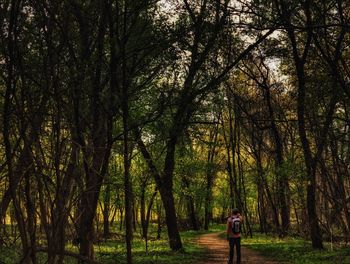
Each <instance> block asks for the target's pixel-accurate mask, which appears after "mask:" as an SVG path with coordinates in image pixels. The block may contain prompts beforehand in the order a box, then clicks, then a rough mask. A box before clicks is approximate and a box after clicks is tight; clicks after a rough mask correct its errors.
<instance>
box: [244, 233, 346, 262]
mask: <svg viewBox="0 0 350 264" xmlns="http://www.w3.org/2000/svg"><path fill="white" fill-rule="evenodd" d="M242 245H245V246H247V247H249V248H251V249H254V250H256V251H258V252H259V253H260V254H261V255H263V256H267V257H269V258H274V259H276V260H278V261H285V262H289V263H291V264H319V263H322V264H327V263H332V264H333V263H339V264H340V263H341V264H349V263H350V247H340V246H336V245H335V246H333V249H332V250H331V247H330V244H329V243H325V249H324V250H313V249H312V246H311V243H310V242H308V241H305V240H303V239H301V238H292V237H287V238H283V239H280V238H278V237H271V236H265V235H260V234H255V235H254V237H253V238H244V239H243V240H242Z"/></svg>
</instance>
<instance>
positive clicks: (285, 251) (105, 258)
mask: <svg viewBox="0 0 350 264" xmlns="http://www.w3.org/2000/svg"><path fill="white" fill-rule="evenodd" d="M224 230H225V225H216V226H212V227H211V230H210V232H222V231H224ZM164 231H165V230H164ZM205 233H208V232H205V231H200V232H195V231H187V232H181V238H182V242H183V245H184V250H183V251H180V252H173V251H171V250H169V245H168V241H167V235H166V234H165V233H162V238H161V239H160V240H157V239H155V236H156V231H155V228H151V229H150V234H149V237H150V240H149V242H148V252H146V248H145V247H146V245H145V241H144V240H141V239H140V235H139V233H135V234H134V235H135V237H134V241H133V248H132V251H133V262H134V263H135V264H141V263H142V264H164V263H167V264H175V263H176V264H177V263H180V264H190V263H196V262H197V261H198V260H200V259H201V258H203V257H205V254H206V253H205V250H204V249H203V248H201V247H200V246H198V245H197V244H196V239H197V238H198V236H200V235H202V234H205ZM221 236H222V238H225V237H226V234H225V233H224V232H223V233H222V234H221ZM242 245H243V246H247V247H249V248H251V249H253V250H256V251H257V252H259V253H260V254H261V255H263V256H266V257H267V258H269V259H275V260H277V261H280V262H288V263H290V264H320V263H321V264H327V263H331V264H350V247H339V246H334V249H333V250H330V245H329V244H327V243H325V247H326V249H325V250H322V251H319V250H317V251H315V250H312V248H311V244H310V242H308V241H305V240H303V239H300V238H284V239H279V238H278V237H272V236H265V235H260V234H258V233H255V235H254V238H245V237H243V238H242ZM67 250H70V251H74V252H77V251H78V249H77V247H75V246H73V245H71V244H68V245H67ZM19 252H20V248H14V247H12V248H6V247H0V264H3V263H5V264H14V263H18V257H19ZM95 252H96V258H97V260H98V261H100V262H101V263H105V264H115V263H120V264H124V263H126V254H125V244H124V241H123V240H122V239H121V238H120V237H117V238H114V239H110V240H108V241H107V242H100V243H97V244H95ZM39 259H40V260H41V261H40V262H39V263H46V262H45V260H46V257H45V254H39ZM243 259H244V256H243ZM65 263H66V264H73V263H74V264H75V263H77V261H76V260H75V259H73V258H68V257H67V258H65Z"/></svg>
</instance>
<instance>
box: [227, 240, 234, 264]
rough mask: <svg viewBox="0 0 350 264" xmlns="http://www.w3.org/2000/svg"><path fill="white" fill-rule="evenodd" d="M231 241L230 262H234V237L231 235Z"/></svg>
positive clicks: (230, 263)
mask: <svg viewBox="0 0 350 264" xmlns="http://www.w3.org/2000/svg"><path fill="white" fill-rule="evenodd" d="M229 243H230V258H229V260H228V264H233V256H234V239H233V238H232V237H230V239H229Z"/></svg>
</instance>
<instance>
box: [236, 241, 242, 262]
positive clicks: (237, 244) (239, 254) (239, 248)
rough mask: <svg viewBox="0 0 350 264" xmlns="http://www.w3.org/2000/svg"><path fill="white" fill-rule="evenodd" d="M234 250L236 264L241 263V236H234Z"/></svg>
mask: <svg viewBox="0 0 350 264" xmlns="http://www.w3.org/2000/svg"><path fill="white" fill-rule="evenodd" d="M234 244H236V252H237V264H240V263H241V238H240V237H238V238H235V243H234Z"/></svg>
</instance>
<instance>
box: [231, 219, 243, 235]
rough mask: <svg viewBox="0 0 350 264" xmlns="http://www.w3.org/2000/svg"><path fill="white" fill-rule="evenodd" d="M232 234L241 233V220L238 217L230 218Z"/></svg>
mask: <svg viewBox="0 0 350 264" xmlns="http://www.w3.org/2000/svg"><path fill="white" fill-rule="evenodd" d="M232 233H234V234H235V235H237V234H239V233H241V219H239V217H236V218H232Z"/></svg>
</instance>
